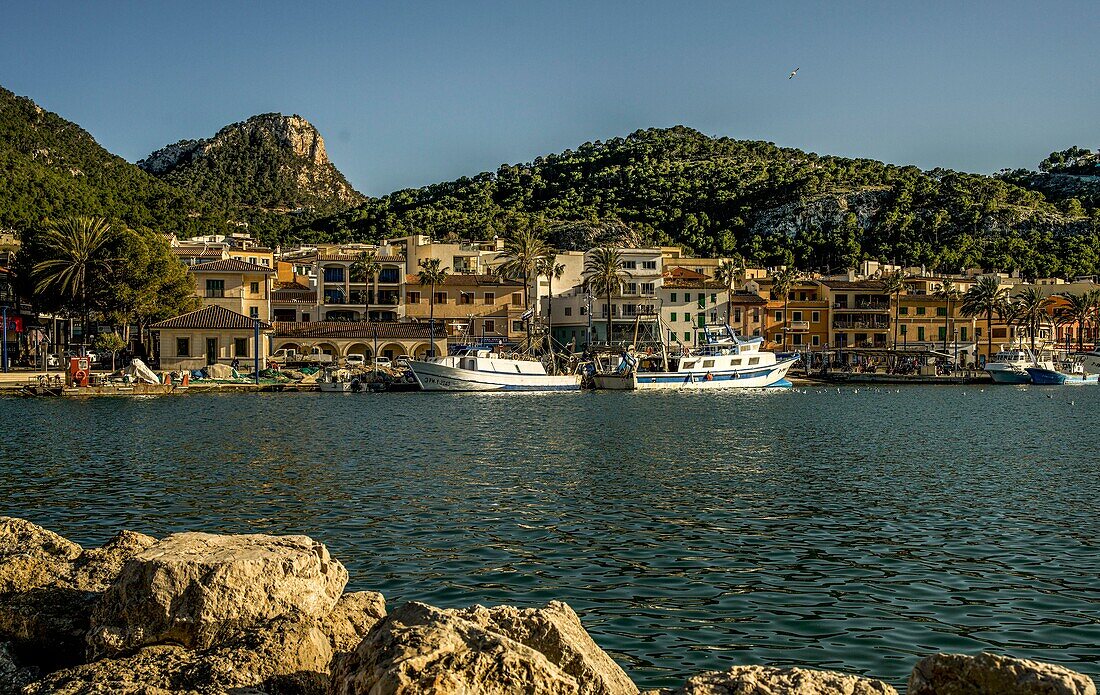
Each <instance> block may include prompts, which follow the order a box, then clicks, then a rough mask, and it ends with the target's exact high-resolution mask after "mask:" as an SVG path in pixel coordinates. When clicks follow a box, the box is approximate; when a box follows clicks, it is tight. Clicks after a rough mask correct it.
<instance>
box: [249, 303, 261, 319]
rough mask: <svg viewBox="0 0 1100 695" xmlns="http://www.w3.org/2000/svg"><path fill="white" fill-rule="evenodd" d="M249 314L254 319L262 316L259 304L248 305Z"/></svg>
mask: <svg viewBox="0 0 1100 695" xmlns="http://www.w3.org/2000/svg"><path fill="white" fill-rule="evenodd" d="M248 315H249V317H251V318H254V319H258V318H260V307H258V306H250V307H248Z"/></svg>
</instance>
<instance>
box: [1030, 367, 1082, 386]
mask: <svg viewBox="0 0 1100 695" xmlns="http://www.w3.org/2000/svg"><path fill="white" fill-rule="evenodd" d="M1027 373H1028V374H1030V375H1031V382H1032V383H1033V384H1038V385H1039V386H1083V385H1090V384H1097V383H1100V375H1097V374H1089V375H1082V374H1066V373H1065V372H1059V371H1055V370H1053V369H1040V368H1038V367H1028V368H1027Z"/></svg>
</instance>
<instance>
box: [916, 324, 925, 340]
mask: <svg viewBox="0 0 1100 695" xmlns="http://www.w3.org/2000/svg"><path fill="white" fill-rule="evenodd" d="M917 340H919V341H923V340H924V326H917Z"/></svg>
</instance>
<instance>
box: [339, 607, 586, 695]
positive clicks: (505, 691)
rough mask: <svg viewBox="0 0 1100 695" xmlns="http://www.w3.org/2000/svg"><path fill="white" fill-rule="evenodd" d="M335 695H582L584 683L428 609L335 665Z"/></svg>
mask: <svg viewBox="0 0 1100 695" xmlns="http://www.w3.org/2000/svg"><path fill="white" fill-rule="evenodd" d="M330 692H331V693H332V694H333V695H365V694H366V693H370V694H371V695H414V694H416V695H433V694H439V695H442V694H443V693H448V694H450V693H470V694H472V693H479V694H480V695H512V694H515V695H519V694H521V693H522V694H523V695H566V694H568V695H575V694H576V693H579V692H580V691H579V688H578V686H577V681H576V679H574V678H573V677H572V676H570V675H568V674H566V673H564V672H563V671H562V670H561V669H559V668H558V667H557V666H555V665H554V664H552V663H550V661H549V660H547V658H546V657H545V656H543V655H542V654H541V653H539V652H537V651H535V650H534V649H531V648H530V647H528V646H526V645H523V644H520V643H519V642H516V641H515V640H513V639H510V638H508V637H505V636H504V635H501V634H499V633H497V632H493V631H491V630H487V629H485V628H483V627H481V626H479V625H476V624H474V623H472V622H470V621H469V620H465V619H464V618H461V617H459V616H458V615H457V614H456V612H455V611H444V610H440V609H438V608H433V607H432V606H428V605H425V604H422V603H408V604H405V605H404V606H401V607H400V608H398V609H397V610H396V611H394V612H393V613H391V614H390V615H389V616H387V617H386V618H385V619H384V620H382V621H381V622H379V623H378V624H377V625H375V626H374V628H373V629H372V630H371V631H370V633H369V634H368V635H367V637H366V639H364V640H363V642H362V643H361V644H360V645H359V646H358V647H357V648H356V650H355V651H354V652H352V653H351V654H350V655H349V656H348V657H347V658H344V659H338V660H336V661H335V662H334V665H333V673H332V683H331V690H330Z"/></svg>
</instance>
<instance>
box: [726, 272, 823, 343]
mask: <svg viewBox="0 0 1100 695" xmlns="http://www.w3.org/2000/svg"><path fill="white" fill-rule="evenodd" d="M746 288H747V289H750V290H755V291H757V292H758V293H759V295H760V296H761V297H763V298H765V299H766V300H767V305H766V307H765V308H764V318H763V335H764V339H765V344H766V345H767V347H768V348H770V349H774V350H779V351H781V352H787V351H790V352H815V351H819V350H824V349H825V347H826V346H827V345H828V344H829V339H830V330H831V329H830V327H829V317H830V315H831V314H830V310H829V299H828V296H827V294H828V292H827V289H826V288H824V287H822V286H821V284H820V283H819V282H817V281H816V280H800V281H798V282H796V283H795V285H794V287H793V288H792V289H791V293H790V295H789V296H788V297H786V298H784V297H782V296H780V295H777V294H776V293H775V292H774V291H773V283H772V282H771V279H770V278H768V279H764V280H750V281H749V282H748V283H746Z"/></svg>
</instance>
